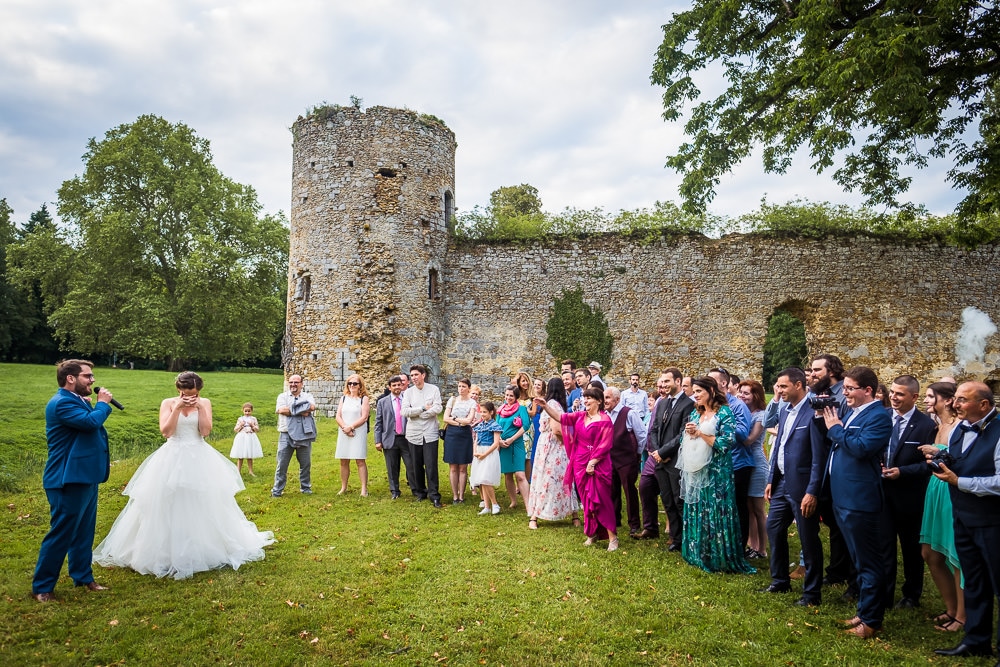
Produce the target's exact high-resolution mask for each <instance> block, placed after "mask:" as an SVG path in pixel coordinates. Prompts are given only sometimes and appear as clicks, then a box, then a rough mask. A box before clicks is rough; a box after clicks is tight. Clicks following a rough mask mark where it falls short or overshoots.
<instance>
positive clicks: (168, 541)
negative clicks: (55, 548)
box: [94, 410, 274, 579]
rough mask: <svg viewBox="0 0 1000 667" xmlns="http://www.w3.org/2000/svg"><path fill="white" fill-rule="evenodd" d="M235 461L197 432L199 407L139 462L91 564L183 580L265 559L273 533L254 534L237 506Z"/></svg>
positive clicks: (240, 485)
mask: <svg viewBox="0 0 1000 667" xmlns="http://www.w3.org/2000/svg"><path fill="white" fill-rule="evenodd" d="M244 488H245V487H244V485H243V480H242V479H241V477H240V474H239V471H238V470H237V469H236V466H235V465H233V463H232V462H231V461H230V460H229V459H227V458H226V457H225V456H223V455H222V454H220V453H219V452H218V451H216V450H215V448H213V447H212V446H211V445H209V444H208V443H207V442H205V440H204V438H202V437H201V434H200V433H199V432H198V412H197V410H196V411H194V412H192V413H190V414H188V415H186V416H185V415H184V414H181V415H179V416H178V418H177V430H176V431H175V432H174V435H173V437H171V438H169V439H168V440H167V441H166V443H164V444H163V445H162V446H161V447H160V448H159V449H157V450H156V451H155V452H153V453H152V454H150V455H149V456H148V457H147V458H146V460H145V461H143V462H142V464H140V465H139V468H138V470H136V471H135V475H133V476H132V479H131V481H129V483H128V486H126V487H125V490H124V491H123V492H122V494H123V495H126V496H128V497H129V500H128V503H127V504H126V505H125V509H123V510H122V513H121V514H119V515H118V518H117V519H115V523H114V525H113V526H111V531H110V532H109V533H108V536H107V537H106V538H104V541H103V542H101V543H100V544H99V545H98V546H97V549H95V550H94V562H95V563H98V564H100V565H103V566H105V567H129V568H132V569H133V570H135V571H136V572H139V573H140V574H155V575H156V576H157V577H167V576H170V577H173V578H174V579H186V578H187V577H190V576H191V575H192V574H194V573H195V572H204V571H206V570H214V569H217V568H221V567H226V566H227V565H228V566H230V567H232V568H233V569H234V570H235V569H237V568H239V566H240V565H242V564H243V563H246V562H249V561H255V560H263V558H264V547H265V546H267V545H269V544H273V543H274V533H272V532H270V531H258V530H257V526H255V525H254V524H253V523H252V522H250V521H248V520H247V518H246V516H244V514H243V511H242V510H240V507H239V505H237V504H236V499H235V498H234V496H235V495H236V493H237V492H239V491H242V490H243V489H244Z"/></svg>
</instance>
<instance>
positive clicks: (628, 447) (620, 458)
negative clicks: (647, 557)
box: [604, 387, 646, 535]
mask: <svg viewBox="0 0 1000 667" xmlns="http://www.w3.org/2000/svg"><path fill="white" fill-rule="evenodd" d="M621 399H622V395H621V390H619V389H618V387H608V388H606V389H605V390H604V409H605V411H607V413H608V416H609V417H611V423H612V424H613V425H614V426H613V427H612V431H611V432H612V440H611V442H612V444H611V468H612V471H613V473H612V476H611V498H612V499H613V500H614V504H615V519H617V525H619V526H620V525H621V522H622V491H624V492H625V513H626V516H627V521H628V533H629V535H636V534H638V533H639V531H640V530H642V522H641V520H640V517H639V490H638V489H637V488H636V485H635V483H636V481H637V480H638V479H639V452H641V451H642V450H643V449H645V448H646V427H645V426H644V425H643V423H642V420H641V419H640V418H639V415H638V414H637V413H636V411H635V410H633V409H631V408H630V407H628V406H627V405H625V404H624V403H623V402H622V400H621Z"/></svg>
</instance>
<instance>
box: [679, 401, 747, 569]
mask: <svg viewBox="0 0 1000 667" xmlns="http://www.w3.org/2000/svg"><path fill="white" fill-rule="evenodd" d="M716 417H717V420H718V424H717V427H716V429H717V430H716V436H715V443H714V444H713V445H712V450H713V452H712V460H711V461H709V463H708V465H707V466H705V470H706V474H707V480H706V483H705V485H704V486H702V487H701V488H700V489H699V490H698V492H697V493H696V494H694V495H689V496H687V497H685V498H684V536H683V540H682V544H681V555H682V556H683V557H684V560H686V561H687V562H688V563H690V564H691V565H694V566H695V567H699V568H701V569H703V570H705V571H706V572H743V573H753V572H755V570H754V569H753V567H751V565H750V563H749V562H747V559H746V558H744V556H743V546H742V544H741V538H740V518H739V515H738V514H737V511H736V491H735V489H734V485H733V457H732V455H731V454H730V450H731V449H732V446H733V442H734V438H735V433H736V426H735V420H734V418H733V412H732V410H730V409H729V406H728V405H722V406H720V407H719V411H718V413H716ZM689 420H690V421H693V422H695V423H698V422H699V421H700V415H699V414H698V411H697V410H692V411H691V416H690V417H689Z"/></svg>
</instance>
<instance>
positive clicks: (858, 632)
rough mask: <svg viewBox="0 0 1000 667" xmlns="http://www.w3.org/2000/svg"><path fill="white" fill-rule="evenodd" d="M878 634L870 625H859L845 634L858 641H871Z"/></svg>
mask: <svg viewBox="0 0 1000 667" xmlns="http://www.w3.org/2000/svg"><path fill="white" fill-rule="evenodd" d="M876 632H878V630H876V629H875V628H873V627H871V626H870V625H865V624H864V623H858V624H857V625H856V626H855V627H853V628H850V629H848V630H844V633H845V634H848V635H851V636H852V637H857V638H858V639H871V638H872V637H874V636H875V633H876Z"/></svg>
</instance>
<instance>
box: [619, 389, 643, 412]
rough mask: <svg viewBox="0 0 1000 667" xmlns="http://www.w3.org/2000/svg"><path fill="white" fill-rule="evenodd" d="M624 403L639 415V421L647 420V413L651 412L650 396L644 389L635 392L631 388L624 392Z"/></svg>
mask: <svg viewBox="0 0 1000 667" xmlns="http://www.w3.org/2000/svg"><path fill="white" fill-rule="evenodd" d="M622 403H624V404H625V405H626V406H627V407H628V408H630V409H631V410H634V411H635V412H637V413H639V419H645V418H646V413H648V412H649V394H647V393H646V392H645V391H643V390H642V389H636V390H635V391H633V390H632V387H631V386H630V387H629V388H628V389H626V390H625V391H623V392H622Z"/></svg>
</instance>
